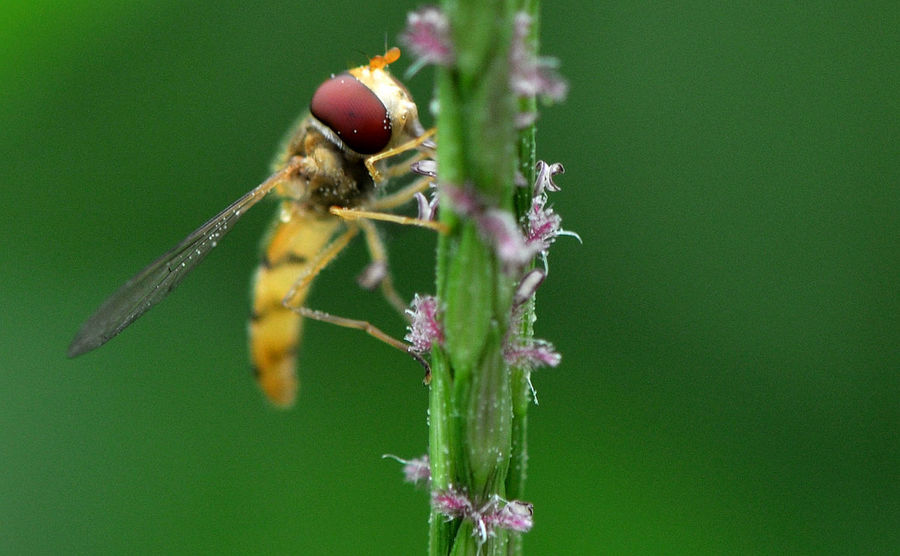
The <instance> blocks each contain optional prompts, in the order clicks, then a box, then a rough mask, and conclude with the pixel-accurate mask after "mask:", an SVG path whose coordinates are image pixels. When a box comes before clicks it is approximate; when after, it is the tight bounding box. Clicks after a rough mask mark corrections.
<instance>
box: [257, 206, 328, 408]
mask: <svg viewBox="0 0 900 556" xmlns="http://www.w3.org/2000/svg"><path fill="white" fill-rule="evenodd" d="M340 226H341V222H340V219H338V218H336V217H334V216H332V215H330V214H327V213H326V214H321V213H316V212H315V211H308V210H304V208H303V207H302V206H301V205H298V204H297V203H295V202H293V201H282V204H281V207H280V211H279V212H278V214H277V215H276V220H275V222H273V225H272V228H271V230H270V231H269V234H268V235H267V236H266V238H265V241H264V242H263V253H262V261H261V262H260V264H259V267H257V269H256V273H255V275H254V279H253V312H252V314H251V318H250V325H249V341H250V357H251V360H252V364H253V369H254V372H255V373H256V378H257V380H258V381H259V385H260V387H261V388H262V390H263V392H265V394H266V396H267V397H268V398H269V400H270V401H271V402H272V403H273V404H275V405H277V406H281V407H289V406H291V405H293V403H294V400H295V398H296V396H297V385H298V380H297V371H296V360H297V346H298V344H299V342H300V335H301V332H302V324H303V323H302V320H303V318H302V317H301V316H300V314H299V313H298V312H297V311H296V309H297V308H299V307H302V306H303V304H304V302H305V300H306V297H307V294H308V293H309V283H308V282H307V283H306V284H305V285H303V286H302V287H299V288H296V289H294V292H293V295H292V297H291V299H290V300H289V305H290V307H291V308H288V307H286V306H285V305H284V303H283V300H284V299H285V296H287V295H288V294H289V293H290V292H291V290H292V288H294V285H295V284H296V283H297V282H298V280H302V279H303V278H304V277H309V274H310V270H311V269H312V267H313V266H314V265H315V264H316V260H317V256H318V255H319V254H320V253H321V252H322V250H323V249H324V247H325V246H326V245H328V242H329V241H330V240H331V238H332V236H333V235H334V234H335V232H336V231H337V229H338V227H340ZM292 308H293V309H292Z"/></svg>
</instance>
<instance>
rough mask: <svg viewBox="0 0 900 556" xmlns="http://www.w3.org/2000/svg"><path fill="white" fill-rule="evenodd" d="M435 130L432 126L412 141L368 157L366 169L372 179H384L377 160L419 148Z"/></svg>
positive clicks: (376, 180) (378, 180) (376, 181)
mask: <svg viewBox="0 0 900 556" xmlns="http://www.w3.org/2000/svg"><path fill="white" fill-rule="evenodd" d="M434 132H435V129H434V128H431V129H429V130H428V131H426V132H425V133H423V134H422V135H419V136H418V137H416V138H415V139H413V140H411V141H407V142H406V143H403V144H402V145H397V146H396V147H394V148H392V149H388V150H386V151H382V152H380V153H378V154H375V155H372V156H370V157H369V158H367V159H366V169H367V170H369V175H370V176H372V179H373V180H375V183H378V182H380V181H381V179H382V176H381V173H380V172H378V170H376V169H375V163H376V162H378V161H379V160H384V159H386V158H391V157H392V156H397V155H398V154H402V153H405V152H406V151H411V150H413V149H418V148H419V147H420V146H421V145H422V143H425V142H426V141H427V140H428V139H429V138H430V137H431V136H432V135H434Z"/></svg>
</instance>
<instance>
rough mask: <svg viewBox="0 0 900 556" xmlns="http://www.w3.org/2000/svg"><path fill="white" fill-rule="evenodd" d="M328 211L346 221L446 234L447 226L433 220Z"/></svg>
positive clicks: (366, 211) (364, 211)
mask: <svg viewBox="0 0 900 556" xmlns="http://www.w3.org/2000/svg"><path fill="white" fill-rule="evenodd" d="M328 210H329V211H330V212H331V214H334V215H335V216H340V217H341V218H343V219H344V220H347V221H353V220H362V219H364V218H366V219H369V220H382V221H384V222H393V223H395V224H404V225H407V226H419V227H421V228H428V229H430V230H434V231H436V232H438V233H441V234H446V233H447V226H446V225H445V224H442V223H441V222H435V221H434V220H422V219H421V218H411V217H409V216H401V215H399V214H390V213H387V212H374V211H371V210H360V209H353V208H344V207H331V208H330V209H328Z"/></svg>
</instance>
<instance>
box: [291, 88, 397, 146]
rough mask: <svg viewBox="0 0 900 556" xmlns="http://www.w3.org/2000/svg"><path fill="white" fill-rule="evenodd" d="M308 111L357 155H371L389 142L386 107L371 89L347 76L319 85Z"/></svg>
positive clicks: (388, 122)
mask: <svg viewBox="0 0 900 556" xmlns="http://www.w3.org/2000/svg"><path fill="white" fill-rule="evenodd" d="M309 111H310V112H312V115H313V116H315V117H316V118H317V119H318V120H319V121H320V122H322V123H323V124H325V125H326V126H328V127H329V128H330V129H331V130H332V131H334V132H335V133H336V134H337V136H338V137H340V138H341V140H342V141H343V142H344V143H345V144H346V145H347V146H348V147H350V148H351V149H353V150H354V151H356V152H358V153H359V154H375V153H377V152H381V151H383V150H384V148H385V147H387V144H388V142H389V141H390V140H391V119H390V117H389V116H388V112H387V108H385V107H384V104H382V103H381V100H380V99H379V98H378V96H377V95H376V94H375V93H374V92H372V90H371V89H369V88H368V87H366V86H365V85H363V84H362V83H360V82H359V81H357V80H356V78H355V77H353V76H352V75H350V74H349V73H342V74H340V75H336V76H334V77H332V78H331V79H329V80H328V81H326V82H325V83H322V85H320V86H319V88H318V90H316V94H314V95H313V98H312V102H310V103H309Z"/></svg>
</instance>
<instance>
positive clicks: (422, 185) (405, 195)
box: [370, 176, 434, 211]
mask: <svg viewBox="0 0 900 556" xmlns="http://www.w3.org/2000/svg"><path fill="white" fill-rule="evenodd" d="M433 180H434V178H432V177H430V176H422V177H421V178H419V179H417V180H416V181H414V182H412V183H411V184H409V185H407V186H406V187H404V188H402V189H398V190H397V191H394V192H393V193H391V194H390V195H385V196H384V197H381V198H380V199H376V200H375V201H374V202H373V203H372V204H371V205H370V206H371V207H372V208H373V209H375V210H379V211H380V210H390V209H393V208H397V207H399V206H400V205H404V204H406V203H408V202H409V201H411V200H412V198H413V197H415V195H416V193H421V192H423V191H425V190H426V189H428V184H430V183H431V182H432V181H433Z"/></svg>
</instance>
